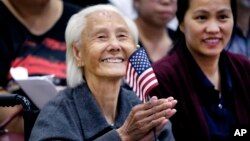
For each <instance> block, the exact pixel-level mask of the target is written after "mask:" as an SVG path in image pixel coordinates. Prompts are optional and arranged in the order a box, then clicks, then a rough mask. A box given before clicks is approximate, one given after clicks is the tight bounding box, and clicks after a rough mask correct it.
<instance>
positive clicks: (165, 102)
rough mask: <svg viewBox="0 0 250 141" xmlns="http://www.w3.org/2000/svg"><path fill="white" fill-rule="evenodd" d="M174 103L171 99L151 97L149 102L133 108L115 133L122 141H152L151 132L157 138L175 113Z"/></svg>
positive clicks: (175, 101)
mask: <svg viewBox="0 0 250 141" xmlns="http://www.w3.org/2000/svg"><path fill="white" fill-rule="evenodd" d="M176 103H177V100H175V99H174V98H173V97H169V98H167V99H158V98H157V97H156V96H153V97H152V98H151V99H150V101H149V102H146V103H143V104H139V105H136V106H135V107H133V108H132V110H131V112H130V113H129V116H128V117H127V119H126V121H125V122H124V124H123V125H122V127H120V128H119V129H117V132H118V133H119V135H120V136H121V139H122V140H123V141H132V140H133V141H137V140H144V141H145V140H152V139H153V138H154V131H153V130H155V133H156V135H157V136H158V135H159V134H160V132H161V130H162V128H163V127H164V126H165V124H166V123H167V122H168V119H169V118H170V117H171V116H173V115H174V114H175V113H176V110H175V109H174V106H175V104H176Z"/></svg>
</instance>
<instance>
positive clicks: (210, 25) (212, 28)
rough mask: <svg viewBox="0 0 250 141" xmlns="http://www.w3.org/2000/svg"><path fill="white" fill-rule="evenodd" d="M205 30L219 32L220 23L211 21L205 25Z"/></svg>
mask: <svg viewBox="0 0 250 141" xmlns="http://www.w3.org/2000/svg"><path fill="white" fill-rule="evenodd" d="M206 32H208V33H218V32H220V25H219V23H217V22H215V21H212V22H210V23H208V25H207V27H206Z"/></svg>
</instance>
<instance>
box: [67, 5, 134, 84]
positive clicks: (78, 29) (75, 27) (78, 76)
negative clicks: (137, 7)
mask: <svg viewBox="0 0 250 141" xmlns="http://www.w3.org/2000/svg"><path fill="white" fill-rule="evenodd" d="M96 11H112V12H115V13H117V14H118V15H120V16H121V17H122V18H123V19H124V21H125V22H126V24H127V26H128V28H129V30H130V33H131V35H132V37H133V39H134V42H135V45H137V44H138V29H137V27H136V25H135V23H134V21H132V20H131V19H129V18H128V17H126V16H125V15H124V14H123V13H121V12H120V11H119V10H118V9H117V8H116V7H115V6H113V5H110V4H98V5H94V6H89V7H87V8H84V9H83V10H81V11H79V12H78V13H76V14H74V15H72V17H71V18H70V19H69V21H68V25H67V27H66V31H65V40H66V46H67V51H66V64H67V85H68V86H69V87H76V86H77V85H79V84H81V83H83V82H84V81H85V80H84V78H83V77H84V76H83V72H82V70H81V68H79V67H78V66H77V63H76V60H75V59H74V55H73V47H72V46H73V44H74V43H75V44H77V47H81V45H80V44H81V35H82V32H83V31H84V29H85V27H86V20H87V19H86V17H87V16H88V15H89V14H91V13H94V12H96Z"/></svg>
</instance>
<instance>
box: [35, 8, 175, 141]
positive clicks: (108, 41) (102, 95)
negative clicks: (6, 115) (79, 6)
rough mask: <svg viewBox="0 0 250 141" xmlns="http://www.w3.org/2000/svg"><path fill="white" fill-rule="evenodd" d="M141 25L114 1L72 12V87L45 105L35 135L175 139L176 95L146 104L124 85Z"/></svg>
mask: <svg viewBox="0 0 250 141" xmlns="http://www.w3.org/2000/svg"><path fill="white" fill-rule="evenodd" d="M137 35H138V33H137V30H136V26H135V25H134V23H133V22H132V21H130V20H129V19H127V18H125V17H124V16H123V15H122V14H121V13H120V12H119V11H118V10H117V9H116V8H114V7H113V6H111V5H95V6H91V7H88V8H86V9H84V10H82V11H80V12H79V13H77V14H75V15H74V16H72V18H71V19H70V21H69V23H68V26H67V29H66V42H67V71H68V72H67V82H68V85H69V86H70V88H68V89H65V90H63V91H61V93H60V94H59V95H58V96H57V97H56V98H54V99H53V100H51V101H50V102H49V103H48V104H47V105H46V107H45V108H44V109H43V110H42V111H41V113H40V115H39V116H38V118H37V121H36V123H35V125H34V128H33V130H32V133H31V137H30V140H31V141H32V140H36V141H38V140H81V141H84V140H105V141H110V140H113V141H115V140H118V141H120V140H122V141H136V140H143V141H147V140H150V141H152V140H153V139H154V136H155V135H157V136H158V139H159V140H174V138H173V135H172V132H171V124H170V122H169V120H168V119H169V118H170V117H171V116H172V115H173V114H174V113H175V112H176V110H175V109H173V107H174V106H175V104H176V102H177V101H176V100H174V99H173V98H172V97H169V98H168V99H157V97H152V98H151V99H150V102H147V103H144V104H141V102H140V100H139V99H138V97H136V95H135V94H134V93H133V92H131V91H128V90H125V89H123V88H121V83H122V80H123V77H124V75H125V72H126V66H127V61H128V57H129V56H130V54H131V53H132V52H133V51H134V50H135V49H136V44H137V40H138V39H137Z"/></svg>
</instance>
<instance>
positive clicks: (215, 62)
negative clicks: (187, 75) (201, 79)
mask: <svg viewBox="0 0 250 141" xmlns="http://www.w3.org/2000/svg"><path fill="white" fill-rule="evenodd" d="M194 59H195V61H196V63H197V64H198V66H199V67H200V69H201V70H202V72H203V73H204V74H205V75H206V77H207V78H208V79H209V81H210V82H211V83H212V84H213V85H214V87H215V89H216V90H220V70H219V57H215V58H206V57H196V56H194Z"/></svg>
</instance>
